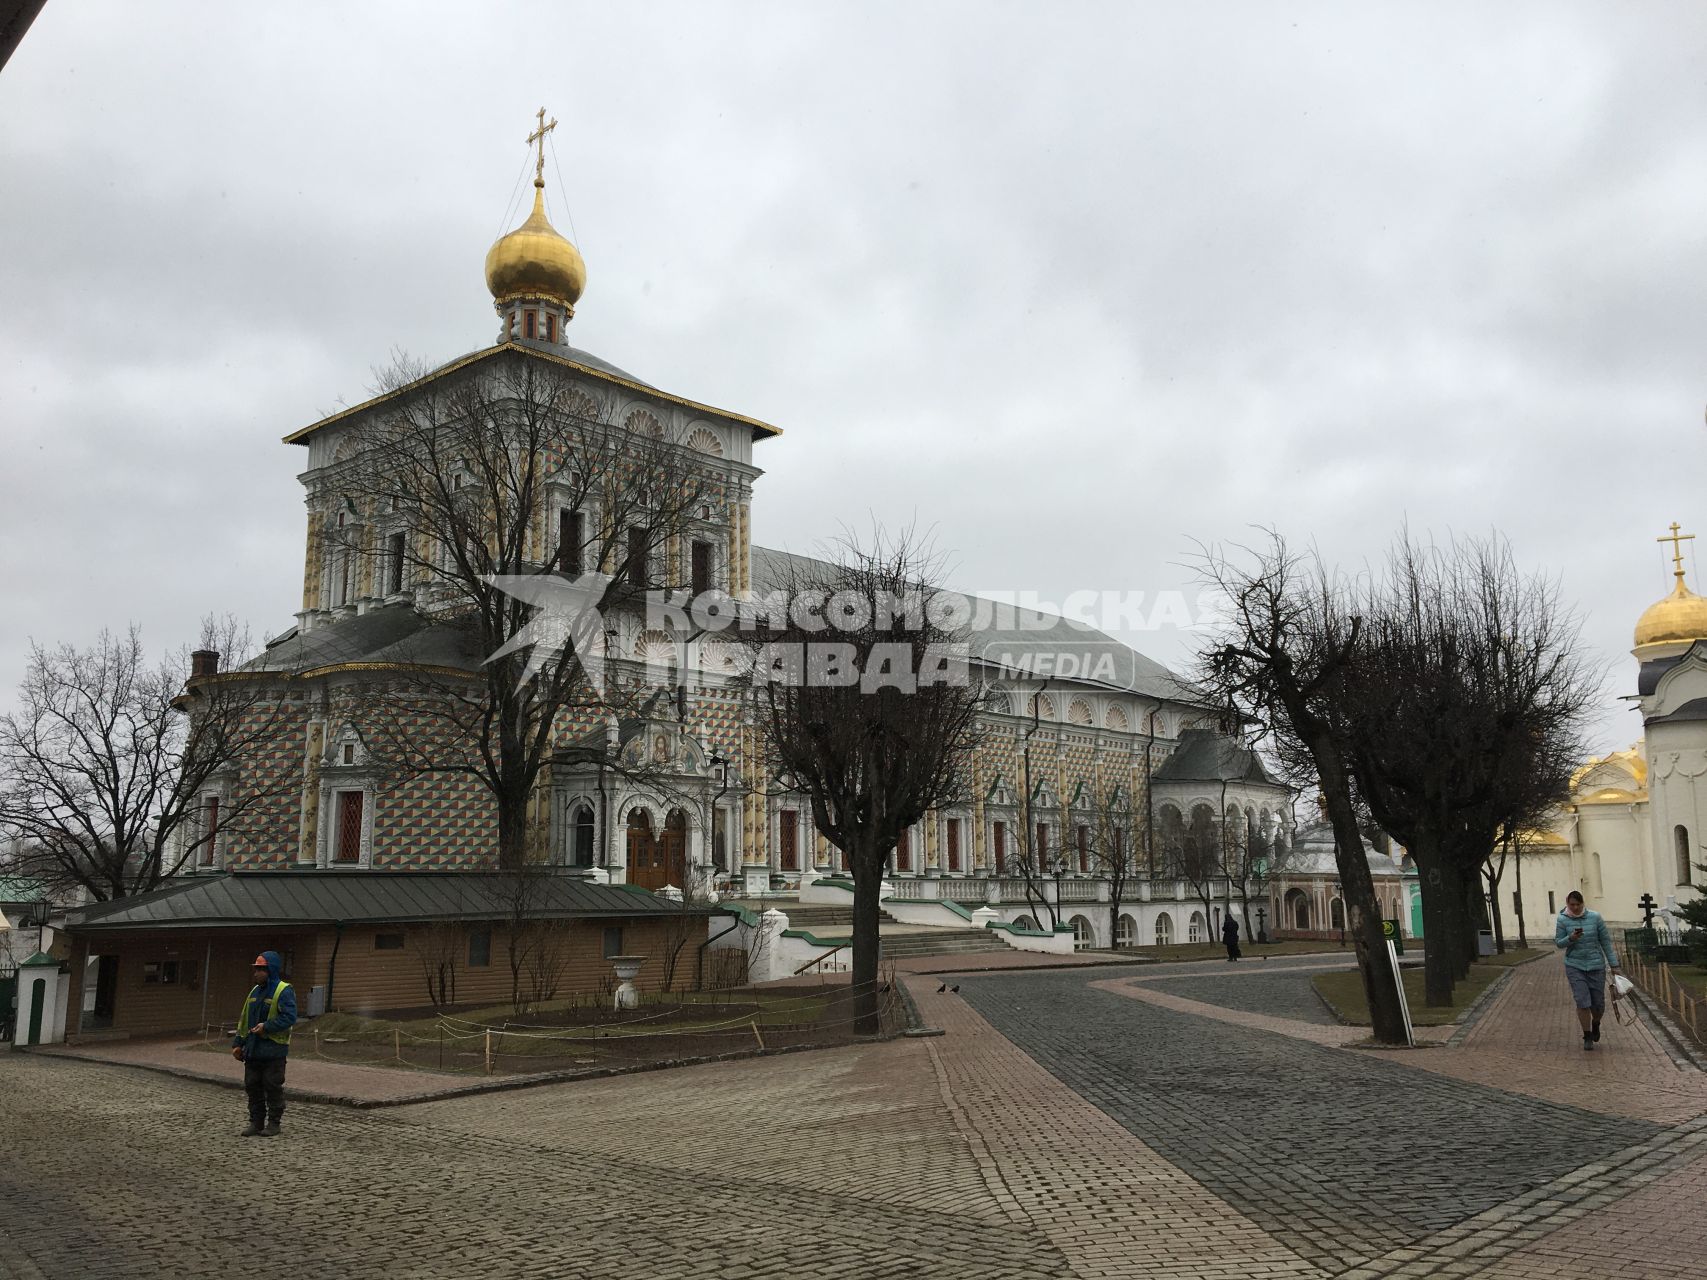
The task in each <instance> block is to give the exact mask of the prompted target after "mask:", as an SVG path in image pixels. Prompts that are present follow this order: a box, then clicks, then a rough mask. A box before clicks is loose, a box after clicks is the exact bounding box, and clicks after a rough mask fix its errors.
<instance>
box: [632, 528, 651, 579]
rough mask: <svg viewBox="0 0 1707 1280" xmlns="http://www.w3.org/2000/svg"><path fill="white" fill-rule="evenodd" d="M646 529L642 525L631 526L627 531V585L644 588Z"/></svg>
mask: <svg viewBox="0 0 1707 1280" xmlns="http://www.w3.org/2000/svg"><path fill="white" fill-rule="evenodd" d="M646 542H647V537H646V529H645V527H644V526H643V525H632V526H630V528H629V530H628V585H629V586H631V587H644V586H645V585H646Z"/></svg>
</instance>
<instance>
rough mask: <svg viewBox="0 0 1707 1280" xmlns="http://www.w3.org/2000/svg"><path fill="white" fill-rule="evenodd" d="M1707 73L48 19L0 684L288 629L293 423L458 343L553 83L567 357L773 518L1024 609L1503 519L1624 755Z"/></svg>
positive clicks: (1605, 14)
mask: <svg viewBox="0 0 1707 1280" xmlns="http://www.w3.org/2000/svg"><path fill="white" fill-rule="evenodd" d="M1704 46H1707V6H1703V5H1701V4H1699V3H1676V4H1640V5H1637V4H1631V5H1617V6H1613V5H1604V4H1594V5H1588V4H1580V5H1578V4H1565V3H1560V0H1546V3H1537V4H1531V5H1523V4H1505V5H1500V6H1497V7H1496V6H1490V5H1485V4H1465V5H1451V4H1441V3H1438V2H1435V3H1426V4H1422V3H1419V4H1414V5H1397V4H1383V5H1378V6H1376V5H1368V4H1361V3H1358V4H1352V3H1347V4H1332V5H1330V4H1310V5H1306V4H1290V5H1289V4H1277V3H1261V4H1248V5H1235V4H1227V3H1217V4H1214V5H1185V4H1179V3H1157V4H1139V3H1130V2H1124V0H1123V2H1120V3H1114V2H1110V3H1101V4H1069V3H1060V2H1059V0H1053V2H1051V3H1048V4H1043V3H1036V4H1030V5H1002V4H994V3H990V2H988V0H981V2H980V3H975V4H959V5H956V4H944V3H936V4H931V5H917V4H894V5H888V4H878V3H873V2H872V0H859V2H858V3H854V2H851V0H850V2H848V3H841V4H834V5H831V4H811V5H805V4H797V3H788V4H759V3H741V4H727V5H722V4H709V3H694V4H685V5H679V6H665V5H659V4H648V5H644V6H641V5H622V4H610V3H606V4H599V5H584V4H574V3H564V2H562V0H558V2H556V3H550V4H543V3H541V4H502V5H500V4H482V5H474V4H467V3H461V4H454V5H452V4H427V3H422V2H421V0H414V2H412V3H407V4H379V3H364V4H358V5H348V4H331V3H325V4H312V3H304V4H291V5H266V6H255V5H233V4H229V3H207V4H199V5H192V4H173V3H165V2H163V0H155V2H152V3H149V4H146V5H144V4H136V3H134V2H133V0H114V2H111V3H95V2H94V0H50V2H49V4H48V5H47V8H46V10H45V11H44V12H43V13H42V15H41V16H40V17H39V18H38V19H37V20H36V23H35V25H34V27H33V28H32V29H31V30H30V32H29V33H28V35H27V36H26V37H25V38H24V41H23V43H22V45H21V46H20V47H19V49H18V50H17V52H16V53H15V54H14V55H13V58H12V61H11V62H10V63H9V64H8V65H7V66H6V68H5V70H4V71H3V72H0V422H3V424H4V433H5V434H4V441H5V466H4V468H3V470H0V553H3V555H4V561H5V572H6V584H7V587H8V592H7V608H6V610H5V613H4V626H3V628H0V686H8V685H10V684H12V683H13V682H14V681H15V680H16V679H17V677H18V676H19V675H21V673H22V668H23V655H24V652H25V648H26V645H27V641H28V638H29V637H31V636H34V637H36V638H37V639H40V640H44V641H57V640H72V641H76V642H79V643H82V642H87V641H88V640H89V639H91V638H92V637H93V636H94V634H95V633H96V632H97V631H98V630H99V628H100V627H101V626H103V625H113V624H123V623H124V622H126V621H127V620H136V621H139V622H141V623H142V624H143V625H144V627H145V629H146V632H147V635H148V637H149V638H150V639H151V640H152V641H154V642H156V643H157V644H159V645H160V646H162V647H164V646H166V645H168V644H177V643H180V642H183V641H187V640H191V639H193V638H194V631H195V624H196V620H197V619H198V618H199V617H200V616H201V615H203V614H205V613H207V612H209V611H225V610H230V611H233V612H235V613H237V614H238V615H239V616H241V617H243V618H245V619H248V620H249V621H250V622H251V623H252V624H253V625H254V627H255V628H256V630H257V631H258V632H262V633H266V634H273V633H276V632H278V631H281V630H283V629H284V628H285V627H287V626H288V625H290V623H291V613H292V612H293V611H294V610H295V609H296V608H297V606H298V604H299V602H300V591H301V575H302V549H303V526H304V515H303V507H302V495H301V488H300V485H299V484H298V482H297V480H296V475H297V473H298V472H299V470H300V469H301V467H302V465H303V463H304V459H305V454H304V452H303V451H302V450H301V449H299V448H296V447H292V446H286V445H283V444H281V443H280V437H281V436H283V435H285V434H286V433H287V432H290V431H292V430H294V429H296V428H298V427H300V426H303V425H305V424H307V423H309V422H311V421H313V420H314V419H315V418H317V417H318V416H319V415H321V414H323V413H325V412H328V411H330V410H332V409H334V408H336V407H337V406H338V405H339V404H340V403H343V402H354V401H357V400H359V399H361V398H363V396H364V395H365V393H366V390H367V388H368V387H369V385H370V384H371V382H372V370H373V368H374V367H375V366H377V365H380V364H383V363H385V362H386V360H387V358H388V354H389V353H390V352H391V351H392V350H393V349H394V348H400V349H403V350H405V351H407V352H409V353H411V354H413V355H416V356H420V357H425V358H434V359H446V358H450V357H452V356H455V355H457V354H460V353H461V352H464V351H467V350H470V349H473V348H476V347H480V346H484V345H487V344H489V343H490V342H491V341H492V340H493V338H494V336H495V333H496V318H495V317H494V315H493V313H492V309H491V301H490V297H489V295H488V294H487V292H486V289H485V286H484V282H483V279H482V262H483V258H484V255H485V252H486V249H487V247H488V245H489V244H490V242H491V241H492V239H493V238H494V237H495V236H496V235H498V234H499V233H500V232H501V231H503V230H507V229H508V227H507V226H506V225H505V224H504V214H505V210H506V207H507V206H508V205H509V203H510V200H511V196H512V193H513V192H514V191H515V188H516V182H517V179H518V177H519V175H520V173H521V171H522V168H523V165H524V152H525V145H524V142H523V138H524V136H525V135H526V133H527V131H528V129H529V128H530V126H531V125H532V123H533V120H532V113H533V112H534V110H535V109H536V108H537V107H539V106H540V105H541V104H542V103H543V104H544V105H545V106H546V107H547V109H548V110H549V111H550V112H551V113H552V114H553V115H554V116H556V118H557V119H558V120H559V121H561V123H560V125H559V127H558V129H557V131H556V134H555V164H554V165H553V166H548V170H547V178H548V181H549V183H550V185H549V188H548V198H549V200H550V204H551V212H552V216H553V218H554V220H555V221H556V223H557V225H558V227H559V229H561V230H563V231H564V232H565V233H566V234H571V229H570V224H571V222H572V224H573V233H572V234H573V237H574V238H575V239H576V241H577V243H578V244H579V246H580V248H581V250H582V252H583V254H584V255H585V258H586V261H587V271H588V286H587V291H586V294H585V296H584V297H583V299H582V301H581V304H580V306H579V307H578V309H577V315H576V318H575V321H574V324H573V326H572V332H571V340H572V341H573V343H574V344H575V345H576V346H579V347H583V348H585V349H587V350H589V351H592V352H594V353H596V354H598V355H600V356H602V357H604V358H605V359H607V360H610V361H612V362H613V363H615V364H618V365H620V366H622V367H624V368H627V369H629V370H631V371H633V372H634V373H635V374H636V375H637V376H639V377H641V378H643V379H645V380H647V381H649V382H652V383H654V384H655V385H657V386H660V387H663V388H665V389H668V390H670V391H672V392H675V393H678V394H681V395H684V396H688V397H690V398H694V399H699V400H703V401H706V402H708V403H711V404H714V405H717V406H720V407H724V408H728V409H732V410H735V411H738V412H741V413H746V414H749V415H752V416H755V417H758V418H762V419H764V420H766V421H769V422H773V423H775V424H777V425H778V426H781V427H782V428H784V430H785V433H786V434H785V435H783V436H782V437H781V438H779V439H776V440H773V441H770V442H767V443H765V444H763V445H762V446H760V448H759V449H758V451H757V452H758V455H759V456H758V459H757V460H758V462H759V464H760V465H761V466H763V467H764V468H765V470H766V472H767V474H766V476H765V477H764V478H763V479H762V480H761V481H760V483H759V488H758V493H757V497H756V501H755V507H754V531H755V537H756V540H757V541H759V542H761V543H764V544H768V545H773V546H784V547H788V548H790V549H794V550H803V551H810V550H813V549H814V547H815V545H816V544H818V543H819V542H820V540H822V539H824V538H826V537H829V536H833V535H835V534H836V533H837V531H838V530H839V529H840V528H841V527H842V526H843V525H854V526H863V525H866V524H867V523H868V522H869V521H870V520H871V519H872V518H873V516H875V517H877V518H879V519H882V520H884V521H886V522H889V523H904V522H906V521H908V520H910V519H913V518H914V517H915V516H916V517H917V518H918V519H919V521H920V522H922V523H924V524H926V525H929V526H932V527H934V529H935V532H936V537H937V541H938V544H939V546H940V547H941V548H942V549H943V550H944V551H946V552H948V553H949V554H950V555H951V557H952V561H953V565H954V574H953V576H954V579H955V585H958V586H961V587H964V588H969V589H974V590H986V591H1005V592H1020V591H1035V592H1037V593H1038V595H1039V596H1040V597H1042V598H1043V599H1045V600H1049V599H1057V600H1058V599H1063V598H1064V597H1065V596H1066V594H1067V593H1069V592H1072V591H1097V592H1131V591H1142V592H1146V593H1148V594H1149V595H1150V596H1152V597H1153V596H1154V593H1156V592H1161V591H1174V590H1187V591H1191V592H1193V593H1194V592H1195V588H1194V587H1193V584H1192V575H1191V572H1190V570H1189V568H1188V567H1186V564H1185V562H1186V560H1187V559H1188V557H1189V556H1190V554H1191V549H1192V543H1193V540H1194V539H1196V540H1214V539H1229V538H1239V537H1242V536H1245V535H1246V531H1247V530H1248V528H1249V526H1252V525H1259V524H1273V525H1275V526H1277V527H1278V528H1280V529H1281V530H1282V531H1284V532H1285V533H1287V534H1288V535H1289V536H1291V537H1292V538H1294V539H1297V540H1300V541H1308V540H1314V541H1315V542H1316V543H1317V544H1319V546H1320V547H1321V549H1322V550H1323V551H1324V553H1326V554H1327V555H1328V556H1329V557H1331V558H1333V559H1335V560H1339V561H1345V562H1354V563H1355V562H1359V561H1361V560H1362V559H1363V558H1364V557H1365V556H1366V555H1372V554H1378V553H1379V551H1380V549H1381V548H1382V547H1383V546H1384V544H1385V543H1386V542H1387V540H1388V539H1389V537H1390V536H1391V534H1392V533H1393V531H1394V530H1395V529H1396V528H1397V526H1398V525H1399V524H1400V522H1401V521H1405V520H1408V521H1409V522H1410V524H1411V526H1412V527H1413V528H1414V529H1417V530H1424V531H1433V532H1434V533H1436V534H1446V533H1448V532H1450V531H1453V530H1468V531H1485V530H1486V529H1488V528H1490V527H1495V528H1498V529H1500V530H1502V531H1503V532H1504V533H1506V534H1507V535H1509V537H1510V538H1511V540H1512V542H1513V543H1514V545H1515V547H1516V549H1517V552H1518V555H1519V557H1520V558H1521V560H1522V561H1523V562H1524V564H1525V565H1527V566H1531V567H1533V568H1536V569H1540V570H1545V571H1547V572H1549V573H1552V574H1556V575H1559V576H1560V577H1561V578H1562V580H1563V585H1564V589H1565V592H1566V594H1567V596H1568V597H1569V598H1570V599H1571V600H1573V601H1574V602H1575V603H1576V604H1577V605H1578V606H1579V607H1580V608H1581V609H1582V610H1583V612H1584V613H1585V615H1586V618H1587V624H1586V634H1587V638H1588V640H1589V642H1590V643H1591V645H1592V646H1593V647H1594V649H1595V650H1596V651H1597V653H1598V654H1599V655H1600V656H1602V657H1603V658H1604V660H1605V661H1606V663H1607V664H1608V673H1609V679H1608V698H1607V710H1606V714H1605V715H1604V717H1603V719H1602V722H1601V725H1600V732H1599V739H1600V742H1599V745H1600V746H1601V747H1602V748H1604V749H1610V748H1612V747H1617V746H1623V745H1626V744H1627V743H1628V742H1629V741H1631V740H1632V739H1633V738H1635V737H1636V736H1637V734H1638V733H1639V731H1640V728H1639V724H1638V722H1637V720H1636V717H1635V716H1634V715H1633V714H1631V713H1630V712H1629V711H1628V710H1626V709H1624V707H1625V704H1622V703H1619V702H1617V701H1616V695H1618V694H1622V693H1625V692H1627V691H1629V689H1630V687H1631V685H1632V684H1633V678H1634V668H1633V663H1632V662H1631V660H1630V658H1629V656H1628V652H1627V650H1628V647H1629V644H1630V631H1631V627H1632V626H1633V624H1634V622H1635V619H1636V617H1637V615H1638V614H1639V613H1640V611H1641V610H1642V609H1643V608H1644V607H1645V606H1646V605H1647V604H1648V603H1650V602H1651V601H1653V600H1655V599H1658V598H1659V597H1660V596H1661V595H1663V594H1664V593H1665V591H1666V590H1667V589H1668V587H1669V585H1670V582H1669V579H1668V578H1667V576H1666V563H1665V558H1664V557H1665V552H1664V550H1663V549H1662V548H1660V547H1659V546H1657V545H1656V543H1655V541H1654V539H1655V538H1656V537H1657V536H1658V535H1659V534H1661V533H1663V532H1664V526H1665V525H1666V524H1667V523H1668V522H1669V521H1671V520H1673V519H1677V520H1679V521H1681V522H1683V524H1684V525H1685V527H1686V529H1694V530H1698V531H1699V532H1701V533H1702V534H1703V536H1704V538H1707V500H1704V499H1703V493H1704V489H1703V484H1702V480H1703V477H1704V475H1707V469H1704V466H1703V463H1704V462H1707V458H1704V456H1703V454H1704V450H1707V428H1704V426H1703V404H1704V401H1707V376H1704V375H1707V369H1704V368H1703V365H1704V351H1707V348H1704V344H1703V341H1702V338H1703V319H1704V311H1703V300H1704V297H1707V241H1704V234H1703V233H1704V229H1707V216H1704V215H1707V56H1704V54H1707V47H1704ZM554 170H555V171H554ZM558 171H560V173H561V185H559V177H558ZM1692 563H1693V561H1692ZM1692 581H1694V580H1693V579H1692ZM1696 585H1698V586H1699V583H1698V582H1696ZM1129 638H1131V639H1132V640H1133V641H1134V642H1135V643H1136V644H1137V646H1138V647H1139V648H1141V649H1142V650H1143V651H1145V652H1147V653H1149V654H1151V655H1152V656H1154V657H1156V658H1159V659H1161V660H1162V661H1165V662H1168V663H1170V664H1172V665H1176V666H1178V665H1181V664H1183V663H1184V662H1185V661H1187V655H1188V653H1189V651H1190V647H1191V643H1192V638H1191V636H1190V635H1189V634H1185V633H1182V632H1180V631H1179V630H1178V629H1175V628H1168V629H1164V630H1161V631H1157V632H1154V633H1138V634H1136V635H1132V636H1130V637H1129Z"/></svg>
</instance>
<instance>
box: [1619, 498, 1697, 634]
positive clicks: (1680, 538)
mask: <svg viewBox="0 0 1707 1280" xmlns="http://www.w3.org/2000/svg"><path fill="white" fill-rule="evenodd" d="M1677 530H1678V526H1677V525H1676V524H1673V525H1672V526H1671V536H1670V537H1667V538H1661V539H1660V541H1661V542H1669V543H1671V544H1672V574H1673V576H1674V577H1675V578H1676V579H1677V585H1676V586H1674V587H1673V588H1672V592H1671V594H1670V595H1669V596H1667V597H1666V598H1665V599H1664V600H1658V601H1656V602H1654V603H1653V604H1651V605H1649V606H1648V607H1647V608H1646V609H1644V610H1643V611H1642V616H1641V617H1640V618H1638V619H1637V620H1636V649H1637V651H1638V652H1640V651H1641V650H1643V649H1648V648H1652V647H1657V646H1660V645H1689V644H1693V643H1694V642H1695V641H1697V640H1707V596H1698V595H1696V594H1695V593H1694V592H1693V591H1691V590H1690V589H1689V588H1688V587H1687V586H1685V585H1684V582H1683V554H1682V551H1681V550H1680V547H1681V545H1682V544H1683V543H1684V542H1686V541H1688V540H1689V539H1690V538H1692V537H1694V535H1693V534H1687V533H1686V534H1679V533H1678V531H1677Z"/></svg>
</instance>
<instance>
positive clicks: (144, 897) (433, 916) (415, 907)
mask: <svg viewBox="0 0 1707 1280" xmlns="http://www.w3.org/2000/svg"><path fill="white" fill-rule="evenodd" d="M527 892H528V898H527V903H528V913H529V915H530V916H533V917H537V918H540V919H572V918H576V917H598V916H603V917H606V918H629V919H633V918H636V917H641V916H677V915H683V914H688V915H706V914H709V912H708V910H707V908H705V907H700V906H683V905H682V904H680V903H675V902H672V901H670V899H668V898H662V897H659V896H658V895H656V894H653V893H649V892H647V891H646V890H644V889H637V888H635V887H634V886H633V885H614V884H613V885H605V884H595V883H593V882H592V881H590V880H585V879H582V878H580V877H579V876H573V875H562V874H556V873H552V872H546V873H543V874H540V875H539V877H538V880H537V881H536V882H535V883H534V884H533V885H531V886H529V888H528V890H527ZM514 901H515V898H514V879H513V877H511V876H508V875H503V874H499V873H496V872H484V871H331V870H302V871H234V872H230V871H228V872H225V873H224V874H222V875H212V876H189V877H185V878H183V879H181V880H179V881H178V882H176V883H174V884H172V885H169V886H167V887H166V888H164V889H156V890H155V891H154V892H152V893H143V894H137V895H136V896H134V897H130V898H119V899H117V900H116V901H113V902H101V903H94V904H91V905H90V906H87V907H82V908H80V909H76V910H73V911H71V912H70V914H69V916H68V918H67V925H68V927H69V928H70V930H71V931H72V932H73V933H89V932H93V931H97V930H98V931H101V932H107V931H109V930H116V929H171V928H178V929H205V928H230V927H234V926H241V925H276V926H288V925H313V924H405V923H411V922H424V921H433V920H502V919H504V918H505V917H506V916H508V915H509V914H510V913H511V910H512V908H513V904H514Z"/></svg>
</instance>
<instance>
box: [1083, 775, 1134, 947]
mask: <svg viewBox="0 0 1707 1280" xmlns="http://www.w3.org/2000/svg"><path fill="white" fill-rule="evenodd" d="M1095 819H1096V821H1095V824H1094V827H1093V829H1092V832H1091V841H1092V844H1091V852H1092V864H1091V865H1092V866H1093V867H1094V868H1095V869H1096V872H1097V874H1098V875H1100V876H1102V877H1103V879H1105V880H1107V881H1108V936H1109V940H1110V942H1111V943H1112V944H1113V945H1115V946H1119V944H1120V908H1121V907H1122V906H1123V905H1124V904H1125V902H1126V893H1127V890H1128V889H1129V888H1130V887H1131V885H1132V881H1133V878H1134V877H1136V876H1138V875H1139V874H1141V871H1142V862H1141V859H1142V858H1143V856H1144V855H1143V851H1142V850H1141V849H1139V848H1138V847H1137V845H1136V843H1135V842H1134V841H1133V839H1132V807H1131V805H1130V804H1129V803H1128V802H1127V800H1126V798H1125V797H1124V796H1123V795H1121V794H1120V793H1119V792H1118V790H1117V789H1115V788H1110V789H1109V790H1108V791H1106V792H1105V793H1104V794H1103V795H1102V796H1101V797H1099V799H1098V801H1097V804H1096V811H1095Z"/></svg>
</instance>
